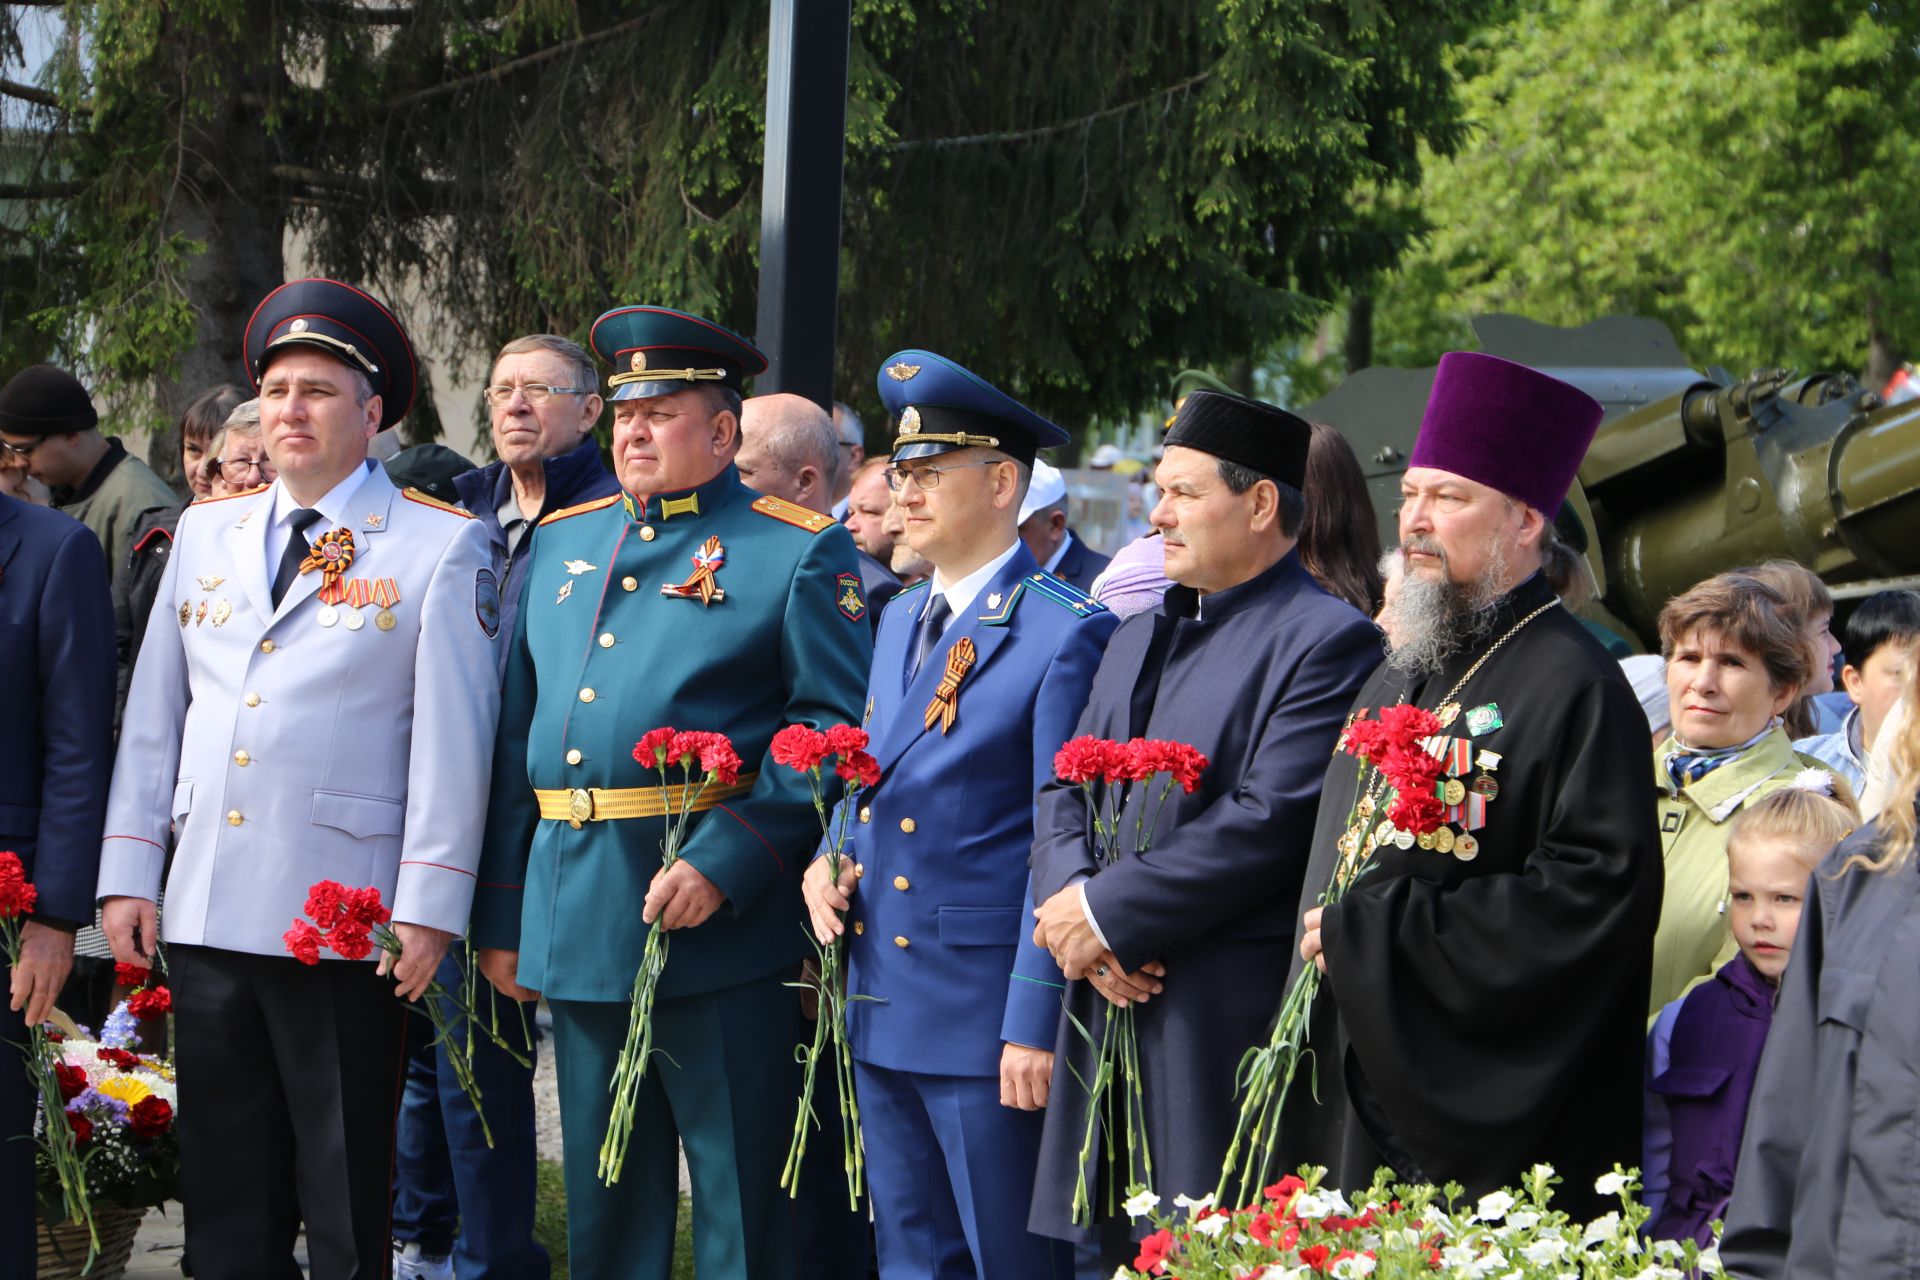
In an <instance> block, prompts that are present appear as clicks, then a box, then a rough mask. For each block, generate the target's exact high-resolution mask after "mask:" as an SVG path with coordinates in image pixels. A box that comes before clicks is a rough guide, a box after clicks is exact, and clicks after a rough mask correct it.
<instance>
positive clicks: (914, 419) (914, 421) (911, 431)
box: [888, 370, 920, 436]
mask: <svg viewBox="0 0 1920 1280" xmlns="http://www.w3.org/2000/svg"><path fill="white" fill-rule="evenodd" d="M888 372H889V373H891V372H892V370H888ZM900 434H901V435H903V436H914V435H919V434H920V411H919V410H918V409H916V408H914V407H913V406H912V405H908V406H907V407H906V408H905V409H903V410H901V412H900Z"/></svg>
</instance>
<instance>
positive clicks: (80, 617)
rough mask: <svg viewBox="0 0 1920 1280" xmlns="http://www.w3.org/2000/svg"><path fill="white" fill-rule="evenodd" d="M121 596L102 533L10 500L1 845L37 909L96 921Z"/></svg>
mask: <svg viewBox="0 0 1920 1280" xmlns="http://www.w3.org/2000/svg"><path fill="white" fill-rule="evenodd" d="M114 661H115V658H114V631H113V597H112V595H111V593H110V591H109V589H108V586H107V562H106V558H105V556H104V555H103V554H102V553H101V550H100V542H99V539H97V538H95V537H94V536H93V534H92V533H91V532H90V531H89V530H88V529H87V527H86V526H85V525H83V524H81V523H80V522H79V521H78V520H75V519H73V518H72V517H71V516H65V515H61V514H60V513H59V512H57V511H52V510H49V509H47V508H45V507H36V506H33V505H31V504H28V503H25V502H21V501H19V500H18V499H15V498H10V497H6V496H4V495H0V671H3V672H5V673H6V681H7V692H8V701H7V711H6V716H7V727H6V731H5V732H4V733H0V849H10V850H12V851H13V852H14V853H17V854H19V855H20V861H21V862H22V863H23V864H24V865H25V867H26V872H27V877H28V879H30V880H32V881H33V883H34V884H35V885H37V886H38V887H39V890H40V897H39V902H38V905H37V906H36V907H35V909H34V914H35V915H36V916H39V917H42V918H44V919H48V920H54V921H61V922H68V923H78V922H83V921H90V920H92V919H93V889H94V878H95V872H96V870H97V869H98V867H99V861H100V832H101V828H102V826H103V824H104V823H105V821H106V808H107V783H108V781H109V780H110V779H111V777H112V774H113V691H114Z"/></svg>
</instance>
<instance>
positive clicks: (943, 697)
mask: <svg viewBox="0 0 1920 1280" xmlns="http://www.w3.org/2000/svg"><path fill="white" fill-rule="evenodd" d="M978 656H979V655H978V653H977V652H976V651H975V649H974V647H973V637H971V636H961V637H960V638H959V639H958V640H956V641H954V642H953V647H952V648H951V649H948V650H947V669H946V670H945V671H944V672H942V673H941V675H940V684H939V686H938V687H937V688H936V689H935V690H934V691H933V701H931V702H929V703H927V714H926V721H925V723H926V727H927V728H929V729H931V728H933V726H934V724H935V723H936V722H938V724H939V725H940V732H941V733H946V732H947V731H948V730H950V729H952V728H953V722H954V721H955V720H956V719H958V718H959V715H960V682H961V681H962V680H964V679H966V678H967V672H968V671H971V670H972V669H973V663H974V659H975V658H977V657H978Z"/></svg>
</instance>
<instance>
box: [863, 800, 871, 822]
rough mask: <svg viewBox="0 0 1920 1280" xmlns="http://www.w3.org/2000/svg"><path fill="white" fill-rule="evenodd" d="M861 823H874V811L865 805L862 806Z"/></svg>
mask: <svg viewBox="0 0 1920 1280" xmlns="http://www.w3.org/2000/svg"><path fill="white" fill-rule="evenodd" d="M860 821H862V822H872V821H873V810H872V809H869V808H868V807H867V806H866V805H864V804H863V805H861V806H860Z"/></svg>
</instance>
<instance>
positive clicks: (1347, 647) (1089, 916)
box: [1030, 392, 1381, 1274]
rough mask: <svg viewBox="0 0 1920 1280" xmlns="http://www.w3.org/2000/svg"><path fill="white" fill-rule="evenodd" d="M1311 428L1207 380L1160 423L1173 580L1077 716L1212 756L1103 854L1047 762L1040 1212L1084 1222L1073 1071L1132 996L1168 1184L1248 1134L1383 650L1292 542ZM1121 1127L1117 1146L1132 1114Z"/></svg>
mask: <svg viewBox="0 0 1920 1280" xmlns="http://www.w3.org/2000/svg"><path fill="white" fill-rule="evenodd" d="M1311 436H1312V428H1311V427H1309V426H1308V424H1307V423H1305V422H1303V421H1301V420H1300V419H1299V418H1296V417H1294V416H1293V415H1292V414H1290V413H1287V412H1285V411H1283V410H1280V409H1276V408H1273V407H1272V406H1270V405H1264V404H1260V403H1258V402H1256V401H1252V400H1244V399H1242V398H1240V397H1239V396H1229V395H1220V394H1217V393H1214V392H1197V393H1195V394H1194V395H1193V396H1191V397H1189V398H1188V399H1187V401H1186V404H1185V406H1184V407H1183V408H1182V410H1181V412H1180V416H1179V417H1178V418H1177V419H1176V420H1175V421H1174V424H1173V428H1172V430H1171V431H1170V432H1169V433H1168V435H1167V451H1166V457H1165V458H1164V459H1163V460H1162V461H1161V463H1160V469H1159V484H1160V489H1161V492H1162V493H1163V495H1165V496H1164V497H1163V498H1162V499H1161V502H1160V504H1159V506H1158V507H1157V508H1156V509H1155V510H1154V513H1153V520H1154V524H1155V526H1156V527H1158V528H1159V529H1160V530H1161V531H1162V533H1163V536H1164V539H1165V541H1166V544H1167V555H1166V561H1167V573H1168V574H1169V575H1170V576H1171V577H1172V578H1173V579H1174V581H1175V584H1176V585H1174V586H1173V587H1171V588H1169V590H1168V591H1167V594H1166V598H1165V599H1164V601H1163V602H1162V603H1161V606H1160V607H1159V608H1158V609H1156V610H1152V611H1149V612H1147V613H1142V614H1138V615H1136V616H1135V617H1133V618H1131V619H1129V620H1128V621H1127V622H1126V624H1125V625H1123V626H1122V627H1121V628H1120V630H1119V631H1118V632H1117V633H1115V635H1114V637H1113V643H1112V644H1111V645H1109V646H1108V648H1107V652H1106V656H1105V657H1104V658H1103V659H1102V661H1101V663H1100V671H1099V674H1098V675H1096V676H1095V677H1094V682H1093V693H1092V696H1091V697H1090V698H1089V700H1088V703H1087V709H1086V712H1085V714H1084V715H1082V716H1081V718H1080V724H1079V729H1078V731H1077V732H1079V733H1082V734H1092V735H1095V736H1097V737H1101V738H1109V739H1114V740H1118V741H1125V740H1127V739H1129V738H1134V737H1149V738H1159V739H1172V740H1175V741H1180V742H1185V743H1187V744H1189V745H1191V746H1194V747H1197V748H1199V749H1200V750H1201V751H1203V752H1204V753H1205V754H1206V756H1207V759H1208V762H1209V763H1208V765H1207V768H1206V770H1205V772H1204V773H1203V774H1202V775H1201V778H1200V783H1199V786H1198V788H1197V789H1196V790H1195V791H1193V792H1192V794H1181V793H1178V792H1176V793H1175V794H1174V796H1173V798H1172V799H1171V801H1169V802H1168V803H1167V804H1166V805H1165V807H1164V808H1159V807H1158V806H1157V805H1155V807H1153V808H1148V807H1147V806H1148V805H1150V804H1154V800H1153V793H1152V792H1150V791H1145V790H1144V789H1138V788H1137V789H1136V791H1135V793H1134V795H1133V796H1132V797H1131V798H1130V799H1129V801H1128V804H1129V807H1130V809H1133V810H1138V811H1140V812H1144V813H1146V814H1147V815H1148V821H1150V822H1152V824H1153V840H1152V846H1151V851H1150V852H1149V853H1148V854H1146V855H1145V856H1144V857H1133V856H1127V857H1123V858H1122V859H1121V860H1120V861H1119V862H1116V863H1114V864H1113V865H1111V866H1107V867H1101V866H1099V864H1098V862H1097V860H1096V857H1095V850H1094V842H1093V839H1092V823H1091V821H1090V820H1089V814H1088V810H1087V802H1086V800H1085V799H1084V798H1083V796H1082V794H1081V790H1080V788H1079V787H1078V786H1076V785H1068V784H1066V783H1063V782H1060V781H1057V780H1056V781H1054V782H1050V783H1049V784H1048V785H1047V786H1046V787H1044V788H1042V790H1041V791H1040V795H1039V800H1038V814H1039V817H1038V821H1037V823H1036V825H1035V828H1034V846H1033V881H1034V896H1035V897H1036V898H1037V899H1039V900H1040V902H1041V906H1040V910H1039V913H1038V915H1039V929H1038V930H1037V931H1036V936H1037V937H1038V938H1039V939H1040V940H1041V941H1043V942H1044V943H1045V944H1046V945H1047V947H1048V948H1049V950H1051V951H1052V952H1053V955H1054V959H1055V960H1056V962H1057V963H1059V965H1060V967H1061V969H1062V971H1063V972H1064V974H1065V976H1066V977H1067V979H1068V980H1069V981H1068V986H1067V993H1066V1008H1067V1012H1068V1014H1069V1015H1070V1016H1069V1017H1062V1018H1060V1019H1059V1027H1058V1039H1057V1042H1056V1045H1055V1049H1054V1073H1053V1096H1052V1101H1051V1102H1050V1103H1049V1105H1048V1107H1047V1123H1046V1133H1045V1138H1044V1139H1043V1141H1042V1143H1041V1148H1040V1176H1039V1178H1038V1179H1037V1180H1036V1183H1035V1186H1034V1204H1033V1214H1032V1219H1031V1222H1030V1226H1031V1228H1032V1229H1033V1230H1035V1231H1040V1232H1045V1233H1046V1234H1048V1235H1053V1236H1058V1237H1066V1238H1071V1237H1072V1236H1073V1235H1075V1234H1076V1233H1075V1231H1074V1228H1073V1224H1072V1222H1071V1218H1072V1216H1073V1213H1072V1210H1073V1203H1074V1195H1075V1190H1076V1187H1077V1185H1078V1178H1077V1176H1076V1169H1077V1166H1078V1164H1079V1158H1080V1150H1081V1141H1082V1135H1083V1134H1084V1132H1085V1126H1086V1120H1087V1106H1088V1097H1087V1091H1086V1089H1085V1087H1084V1086H1083V1085H1082V1084H1081V1083H1080V1082H1081V1081H1085V1080H1092V1079H1093V1078H1094V1072H1093V1070H1092V1069H1091V1068H1092V1062H1091V1054H1090V1051H1089V1046H1088V1042H1087V1040H1086V1039H1085V1038H1084V1037H1083V1036H1082V1035H1081V1033H1080V1031H1079V1030H1078V1029H1077V1028H1076V1026H1075V1023H1076V1022H1077V1023H1078V1026H1079V1027H1084V1028H1086V1029H1087V1030H1088V1031H1089V1032H1090V1033H1091V1034H1092V1035H1096V1036H1097V1035H1099V1034H1100V1031H1101V1027H1102V1025H1103V1020H1104V1018H1105V1017H1106V1016H1107V1013H1108V1011H1109V1010H1110V1009H1111V1008H1112V1007H1113V1006H1118V1005H1137V1007H1136V1008H1135V1012H1134V1025H1135V1027H1136V1028H1137V1032H1138V1035H1139V1042H1140V1055H1139V1069H1140V1079H1139V1080H1138V1081H1137V1082H1133V1083H1132V1084H1131V1085H1129V1084H1128V1083H1125V1082H1116V1083H1115V1085H1114V1086H1113V1088H1114V1096H1121V1095H1123V1094H1124V1093H1126V1092H1127V1091H1128V1090H1129V1088H1131V1087H1138V1088H1140V1089H1141V1091H1142V1096H1143V1098H1144V1103H1145V1108H1144V1121H1145V1140H1146V1143H1147V1151H1148V1153H1149V1154H1150V1155H1151V1158H1152V1169H1153V1184H1154V1189H1155V1190H1156V1191H1158V1192H1160V1193H1161V1194H1162V1196H1163V1197H1165V1198H1166V1199H1168V1200H1171V1199H1172V1198H1173V1197H1174V1196H1176V1195H1187V1196H1194V1197H1198V1196H1201V1195H1204V1194H1206V1193H1207V1192H1209V1191H1212V1190H1213V1187H1214V1184H1215V1182H1216V1181H1217V1180H1218V1178H1219V1175H1220V1164H1221V1161H1222V1159H1223V1158H1224V1157H1225V1155H1226V1152H1227V1146H1228V1143H1229V1141H1230V1140H1231V1138H1232V1135H1233V1128H1234V1120H1235V1116H1236V1112H1237V1105H1236V1103H1237V1099H1236V1096H1235V1088H1234V1076H1235V1071H1236V1068H1237V1067H1238V1065H1239V1062H1240V1058H1241V1055H1242V1054H1244V1053H1245V1052H1246V1051H1247V1050H1248V1049H1249V1048H1251V1047H1253V1046H1254V1045H1255V1044H1256V1043H1258V1042H1260V1041H1262V1040H1264V1039H1265V1036H1266V1030H1267V1026H1268V1024H1269V1023H1270V1021H1271V1020H1272V1017H1273V1012H1274V1010H1275V1009H1277V1008H1279V1006H1280V999H1281V995H1282V981H1283V975H1284V974H1285V972H1286V966H1287V955H1288V952H1289V950H1290V943H1291V941H1292V937H1293V925H1294V920H1295V918H1296V914H1295V905H1296V904H1297V903H1298V901H1299V899H1300V884H1301V876H1302V875H1303V874H1304V872H1305V870H1306V866H1307V859H1308V856H1309V854H1310V852H1311V850H1310V846H1309V844H1308V835H1309V833H1310V832H1311V831H1312V830H1313V821H1314V813H1315V809H1316V807H1317V804H1318V801H1319V796H1320V781H1321V775H1322V774H1323V773H1324V772H1325V771H1326V761H1327V753H1328V752H1329V751H1330V750H1332V749H1333V743H1334V738H1335V736H1336V735H1338V733H1339V732H1340V722H1341V718H1342V717H1343V716H1345V715H1346V712H1347V708H1348V707H1349V706H1351V705H1352V702H1353V696H1354V694H1355V693H1357V692H1358V691H1359V689H1360V685H1361V684H1362V683H1363V682H1364V681H1365V680H1366V677H1367V672H1368V671H1370V670H1372V668H1373V666H1374V665H1375V664H1376V663H1377V662H1378V661H1379V659H1380V652H1381V646H1380V635H1379V632H1378V631H1376V630H1375V629H1374V626H1373V624H1372V623H1371V622H1369V621H1368V620H1367V619H1366V617H1365V616H1364V615H1362V614H1361V613H1360V612H1359V611H1358V610H1356V609H1354V608H1353V607H1352V606H1350V605H1347V604H1345V603H1344V602H1342V601H1340V600H1337V599H1335V598H1334V597H1333V596H1330V595H1328V594H1327V593H1326V592H1325V591H1323V590H1322V589H1321V588H1320V586H1319V585H1318V584H1317V583H1316V582H1315V581H1314V580H1313V578H1312V576H1311V575H1309V574H1308V573H1307V571H1306V570H1305V569H1304V568H1303V567H1302V566H1301V564H1300V557H1299V555H1298V554H1296V553H1295V551H1294V539H1295V536H1296V535H1297V533H1298V531H1299V528H1300V519H1301V515H1302V513H1303V507H1302V496H1301V491H1302V487H1303V485H1304V483H1305V476H1306V464H1307V442H1308V440H1309V439H1310V438H1311ZM1312 498H1313V495H1311V494H1308V495H1306V499H1305V500H1306V501H1312ZM1134 816H1135V815H1134V814H1133V813H1128V814H1123V815H1122V817H1121V826H1122V828H1125V829H1129V830H1130V829H1131V824H1132V821H1133V819H1134ZM1131 1127H1132V1126H1130V1125H1129V1126H1126V1128H1128V1129H1130V1128H1131ZM1109 1141H1111V1142H1112V1143H1113V1144H1114V1145H1115V1148H1116V1149H1118V1150H1124V1147H1125V1144H1126V1141H1127V1138H1126V1136H1125V1133H1124V1132H1123V1131H1122V1126H1121V1125H1120V1124H1119V1123H1118V1122H1117V1121H1116V1122H1115V1124H1114V1126H1113V1132H1112V1133H1111V1135H1110V1137H1109ZM1136 1154H1138V1150H1137V1149H1136ZM1102 1167H1103V1162H1101V1161H1100V1160H1099V1159H1098V1157H1097V1155H1096V1157H1095V1159H1094V1160H1093V1161H1090V1162H1089V1165H1088V1167H1087V1170H1086V1178H1087V1189H1088V1193H1089V1200H1090V1203H1091V1206H1092V1208H1093V1210H1094V1213H1095V1216H1100V1214H1101V1211H1103V1210H1104V1209H1105V1206H1106V1204H1107V1199H1106V1197H1105V1195H1104V1194H1102V1191H1101V1188H1100V1184H1099V1181H1098V1179H1099V1176H1100V1170H1101V1168H1102ZM1141 1172H1142V1173H1144V1170H1142V1171H1141ZM1141 1180H1143V1181H1144V1177H1142V1179H1141ZM1128 1181H1131V1179H1128ZM1115 1189H1116V1190H1117V1191H1119V1192H1120V1193H1123V1194H1124V1193H1125V1192H1126V1190H1127V1189H1128V1188H1127V1186H1126V1185H1125V1183H1124V1182H1123V1183H1122V1185H1120V1186H1119V1187H1117V1188H1115ZM1125 1226H1126V1219H1124V1218H1121V1219H1119V1220H1118V1221H1117V1222H1114V1223H1111V1224H1107V1225H1105V1226H1103V1228H1102V1234H1103V1236H1105V1237H1106V1238H1105V1239H1104V1240H1103V1242H1102V1243H1103V1245H1104V1246H1105V1248H1103V1253H1105V1254H1106V1255H1108V1256H1107V1258H1106V1263H1105V1266H1103V1268H1102V1273H1103V1274H1105V1273H1106V1272H1107V1271H1109V1270H1110V1269H1111V1268H1112V1266H1113V1265H1114V1263H1115V1262H1116V1261H1130V1260H1131V1257H1132V1251H1131V1250H1126V1251H1125V1254H1126V1256H1125V1257H1122V1256H1121V1252H1122V1247H1123V1245H1124V1228H1125Z"/></svg>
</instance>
